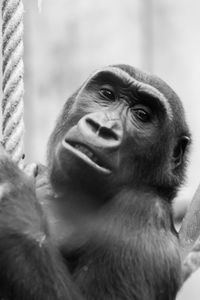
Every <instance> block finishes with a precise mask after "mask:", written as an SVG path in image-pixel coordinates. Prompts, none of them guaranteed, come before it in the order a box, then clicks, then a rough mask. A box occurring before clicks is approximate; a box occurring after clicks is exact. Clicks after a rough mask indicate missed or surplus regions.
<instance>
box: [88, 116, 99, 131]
mask: <svg viewBox="0 0 200 300" xmlns="http://www.w3.org/2000/svg"><path fill="white" fill-rule="evenodd" d="M85 122H86V124H87V125H88V126H89V127H90V128H91V130H92V131H93V132H97V131H98V130H99V128H100V125H99V124H98V123H97V122H95V121H94V120H92V119H90V118H88V119H86V120H85Z"/></svg>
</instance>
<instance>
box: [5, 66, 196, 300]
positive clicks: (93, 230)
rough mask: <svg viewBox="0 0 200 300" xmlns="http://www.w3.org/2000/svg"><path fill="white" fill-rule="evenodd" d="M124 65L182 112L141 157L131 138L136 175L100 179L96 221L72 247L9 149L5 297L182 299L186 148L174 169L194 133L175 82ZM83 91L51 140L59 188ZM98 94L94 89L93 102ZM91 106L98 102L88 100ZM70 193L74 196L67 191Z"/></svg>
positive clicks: (130, 158)
mask: <svg viewBox="0 0 200 300" xmlns="http://www.w3.org/2000/svg"><path fill="white" fill-rule="evenodd" d="M117 67H118V68H120V69H122V70H124V71H125V72H127V73H128V74H129V75H131V76H132V77H134V78H135V79H137V80H139V81H142V82H145V83H148V84H150V85H152V86H154V87H156V88H157V89H158V90H160V91H161V92H162V93H163V94H164V95H165V97H166V98H167V99H168V102H169V104H170V107H171V109H172V111H173V113H174V116H175V118H174V119H173V120H172V121H171V123H169V124H167V125H166V124H164V125H165V126H163V128H162V130H160V132H159V136H157V137H156V138H157V139H156V143H152V144H150V146H149V149H148V150H149V151H148V153H147V152H145V153H143V152H142V150H143V149H142V147H139V145H138V149H137V147H136V148H135V149H136V150H138V153H136V154H134V156H133V154H131V151H132V148H131V143H130V142H131V141H129V140H128V145H129V146H130V150H127V158H126V162H127V168H125V169H124V170H123V169H122V170H120V172H121V178H127V177H126V176H125V175H126V174H125V173H128V172H129V173H130V176H129V178H128V181H126V182H124V181H123V180H122V182H120V181H117V179H116V178H115V177H113V178H111V181H110V184H111V187H110V186H109V184H108V183H107V182H105V185H102V182H101V181H100V182H98V181H97V183H94V184H96V185H95V188H94V190H93V191H92V195H94V196H95V189H97V190H96V197H100V198H102V199H103V200H104V201H105V203H104V202H103V203H104V205H101V206H100V208H99V210H98V212H97V214H96V216H95V218H94V219H92V220H91V223H90V225H91V226H88V228H87V232H86V233H84V239H83V242H81V243H80V244H79V245H78V246H77V247H76V248H74V249H70V251H68V249H67V246H68V245H65V244H64V245H62V247H61V248H60V249H57V246H56V245H55V243H54V241H52V238H51V234H50V233H49V228H48V223H47V220H46V216H45V215H44V212H43V209H42V208H41V206H40V205H39V203H38V202H37V198H36V195H35V191H34V187H33V186H32V184H31V183H30V182H29V179H28V178H27V177H26V176H25V175H24V174H23V172H21V171H20V170H19V169H18V168H17V167H16V166H15V165H14V164H13V163H12V162H11V161H10V160H9V159H8V158H7V157H6V156H5V155H4V154H3V153H2V155H1V156H0V170H1V173H0V183H1V186H2V192H1V200H0V298H4V299H8V300H19V299H20V300H23V299H30V300H40V299H41V300H43V299H44V300H46V299H48V300H51V299H52V300H53V299H54V300H61V299H63V300H64V299H76V300H80V299H88V300H122V299H123V300H129V299H135V300H147V299H148V300H149V299H151V300H173V299H175V295H176V293H177V290H178V288H179V285H180V280H181V264H180V255H179V245H178V237H177V234H176V232H175V229H174V225H173V220H172V212H171V200H172V199H173V198H174V196H175V195H176V192H177V189H178V187H179V186H180V184H181V183H182V182H183V179H184V170H185V165H186V155H185V154H184V157H183V160H182V162H181V164H179V165H178V166H177V168H174V169H173V170H172V169H171V168H170V167H169V166H170V157H171V156H172V155H173V149H174V148H175V146H176V142H177V140H178V139H179V138H180V137H181V136H187V137H188V138H189V137H190V133H189V130H188V127H187V124H186V121H185V117H184V111H183V108H182V105H181V102H180V100H179V98H178V97H177V95H176V94H175V93H174V92H173V91H172V90H171V89H170V87H168V86H167V85H166V84H165V83H164V82H163V81H161V80H160V79H159V78H157V77H154V76H150V75H147V74H145V73H143V72H141V71H139V70H137V69H135V68H132V67H130V66H125V65H119V66H117ZM77 93H78V92H76V93H75V94H74V95H73V96H72V97H71V98H69V99H68V101H67V102H66V104H65V106H64V109H63V110H62V113H61V115H60V117H59V119H58V121H57V124H56V127H55V129H54V131H53V133H52V135H51V138H50V142H49V153H48V158H49V162H48V166H49V171H48V176H49V177H50V181H51V185H52V186H51V189H52V187H53V189H55V190H56V191H58V190H59V189H60V187H61V186H62V185H63V186H64V183H65V179H64V178H62V174H61V173H59V172H58V173H56V171H55V165H54V164H53V162H54V157H55V153H56V147H57V145H58V143H59V142H60V141H61V140H62V139H63V138H64V137H65V134H66V132H67V131H68V129H69V128H70V126H72V125H73V124H76V123H77V121H78V120H79V119H80V118H81V117H82V112H81V110H82V109H83V107H81V106H80V107H79V108H78V110H77V111H76V113H74V110H75V106H76V101H78V100H76V96H77ZM82 97H83V96H82ZM90 98H92V96H91V95H89V94H88V103H89V101H91V99H90ZM88 105H89V104H88ZM84 109H85V110H87V109H90V108H89V107H88V108H87V103H86V104H85V107H84ZM83 115H84V114H83ZM163 122H164V121H163ZM69 124H70V125H69ZM136 146H137V145H136ZM136 150H135V151H136ZM128 151H129V152H128ZM132 165H133V170H132V168H131V166H132ZM128 166H129V167H128ZM129 173H128V174H129ZM80 176H81V175H80ZM123 176H124V177H123ZM86 177H87V176H86ZM121 178H119V179H121ZM83 179H84V180H86V183H88V181H87V178H86V179H85V178H84V176H83ZM88 180H93V178H89V179H88ZM103 183H104V182H103ZM1 186H0V188H1ZM80 186H81V183H80ZM99 186H100V188H101V190H102V186H104V187H106V188H104V189H105V191H104V192H103V191H102V192H100V196H99ZM113 187H115V189H114V188H113ZM90 188H92V187H90ZM113 189H114V190H113ZM63 190H64V188H63ZM63 190H62V193H63ZM64 193H65V192H64ZM64 197H65V198H66V199H67V194H64ZM104 198H105V199H104ZM102 199H101V200H102ZM85 237H86V238H85ZM58 250H59V251H58ZM61 252H62V256H61ZM63 259H65V261H63ZM79 291H80V292H79Z"/></svg>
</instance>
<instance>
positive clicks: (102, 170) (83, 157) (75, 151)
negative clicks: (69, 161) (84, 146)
mask: <svg viewBox="0 0 200 300" xmlns="http://www.w3.org/2000/svg"><path fill="white" fill-rule="evenodd" d="M62 144H63V147H64V148H65V149H67V150H69V151H70V152H71V153H73V154H75V155H76V156H77V157H79V158H80V159H81V160H83V161H84V162H85V163H87V164H88V165H89V166H90V167H92V168H93V169H95V170H96V171H98V172H99V173H102V174H105V175H110V174H111V173H112V172H111V170H109V169H106V168H104V167H101V166H99V165H97V164H96V163H95V162H94V161H92V160H91V159H90V158H89V157H88V156H87V155H86V154H84V153H83V152H81V151H79V150H78V149H76V148H74V147H73V146H71V145H70V144H69V143H67V142H66V141H63V142H62Z"/></svg>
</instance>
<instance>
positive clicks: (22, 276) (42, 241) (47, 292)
mask: <svg viewBox="0 0 200 300" xmlns="http://www.w3.org/2000/svg"><path fill="white" fill-rule="evenodd" d="M0 170H1V173H0V282H1V285H0V298H5V299H21V300H23V299H30V300H32V299H37V300H40V299H49V300H51V299H52V300H55V299H81V298H80V297H79V296H78V293H77V292H76V289H75V287H74V286H73V283H72V281H71V280H70V277H69V274H68V272H67V270H66V267H65V266H64V264H63V262H62V259H61V257H60V254H59V253H58V252H57V251H56V247H55V246H54V245H53V244H52V242H51V239H50V235H49V232H48V228H47V223H46V220H45V216H44V214H43V212H42V209H41V206H40V204H39V203H38V202H37V199H36V195H35V192H34V188H33V186H32V183H31V180H30V179H29V178H28V177H27V176H26V175H25V174H24V173H23V172H22V171H21V170H19V169H18V167H17V166H15V164H14V163H13V162H12V161H11V160H10V159H9V158H8V157H7V156H6V155H5V154H4V153H3V151H2V150H1V155H0Z"/></svg>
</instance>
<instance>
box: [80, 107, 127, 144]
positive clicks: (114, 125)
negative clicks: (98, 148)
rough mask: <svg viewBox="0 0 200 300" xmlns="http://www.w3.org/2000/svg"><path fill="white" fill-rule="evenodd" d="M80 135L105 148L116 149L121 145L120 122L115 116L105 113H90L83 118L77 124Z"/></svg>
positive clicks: (121, 131) (121, 132)
mask: <svg viewBox="0 0 200 300" xmlns="http://www.w3.org/2000/svg"><path fill="white" fill-rule="evenodd" d="M78 127H79V129H80V131H81V133H82V134H83V135H84V136H86V137H87V138H89V139H92V141H93V142H94V140H95V144H96V143H97V144H102V143H103V144H104V145H105V147H116V146H119V145H120V144H121V141H122V137H123V127H122V123H121V120H120V119H119V118H117V117H116V116H111V115H110V114H108V113H107V114H105V113H91V114H88V115H86V116H84V117H83V118H82V119H81V120H80V121H79V123H78Z"/></svg>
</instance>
